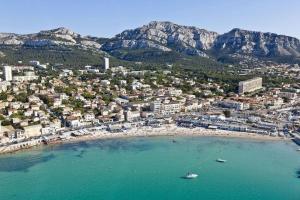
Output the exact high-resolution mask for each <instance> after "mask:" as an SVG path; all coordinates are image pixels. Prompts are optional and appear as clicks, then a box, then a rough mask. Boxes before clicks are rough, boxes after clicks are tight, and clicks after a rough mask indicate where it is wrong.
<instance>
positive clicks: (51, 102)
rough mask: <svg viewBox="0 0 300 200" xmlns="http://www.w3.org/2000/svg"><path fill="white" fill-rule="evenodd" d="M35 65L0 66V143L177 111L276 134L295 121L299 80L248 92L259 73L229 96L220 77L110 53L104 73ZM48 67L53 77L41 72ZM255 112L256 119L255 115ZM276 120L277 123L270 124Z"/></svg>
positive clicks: (201, 121) (299, 122) (171, 116)
mask: <svg viewBox="0 0 300 200" xmlns="http://www.w3.org/2000/svg"><path fill="white" fill-rule="evenodd" d="M38 64H39V61H34V62H31V63H29V65H20V64H18V65H16V66H11V67H10V66H7V67H3V77H4V79H5V81H1V82H0V91H1V94H0V98H1V99H0V116H1V118H2V122H1V124H2V128H1V130H0V146H1V145H2V146H6V145H12V144H15V143H17V144H19V143H21V142H28V144H29V145H31V142H32V140H34V141H35V140H36V139H37V140H36V142H37V143H40V142H41V141H42V140H44V138H47V139H46V140H47V141H48V140H56V139H57V140H59V139H61V138H65V133H66V132H70V130H74V135H78V136H80V135H82V134H88V132H86V133H85V132H84V131H83V130H85V129H89V128H90V127H92V128H93V129H97V128H98V127H104V129H105V127H106V128H107V127H110V128H107V130H108V131H109V130H112V129H113V130H114V131H115V132H116V131H122V128H124V127H125V125H124V124H127V125H126V128H125V129H130V128H134V127H136V126H150V125H151V126H152V125H153V124H155V123H157V121H160V123H161V121H168V122H167V123H175V122H176V120H177V119H180V118H182V117H183V116H187V121H184V122H182V123H181V125H183V126H187V124H188V123H190V122H188V121H191V122H192V124H190V125H189V124H188V127H191V125H192V127H195V126H201V127H207V128H208V127H209V128H212V127H214V128H216V129H226V130H235V131H245V132H249V131H250V132H255V133H262V134H274V135H276V134H279V132H280V133H282V132H283V131H284V128H285V127H289V128H290V130H297V127H300V108H299V109H298V110H297V105H298V104H297V103H300V101H299V100H298V99H299V98H298V97H299V94H300V89H299V88H300V84H293V85H291V84H284V85H282V86H280V87H279V86H278V87H276V88H271V89H269V88H267V90H266V91H264V92H263V93H261V94H260V95H257V97H256V98H253V97H251V96H250V95H247V93H248V92H250V93H251V92H252V91H256V90H257V89H260V88H262V79H261V78H254V79H251V80H247V81H243V82H241V83H240V88H239V92H240V93H241V94H244V95H237V94H230V95H229V93H226V92H224V91H225V90H224V86H227V85H226V84H224V83H219V82H217V81H214V80H210V81H209V82H208V83H203V82H202V81H199V80H198V79H197V77H196V76H195V77H193V75H191V74H185V73H176V72H175V71H170V70H138V71H137V70H136V69H134V68H130V67H123V66H117V67H110V66H109V59H108V58H105V59H104V67H105V71H103V70H100V69H98V68H94V67H93V66H90V65H84V66H82V68H80V69H74V68H71V67H70V68H66V67H62V68H55V67H54V66H51V65H49V64H47V65H49V67H47V68H41V67H38V66H37V65H38ZM12 71H13V72H14V74H12ZM48 73H49V74H50V73H51V76H47V75H45V74H48ZM191 86H192V87H191ZM299 105H300V104H299ZM286 107H288V108H289V107H291V108H292V109H285V108H286ZM272 109H273V110H272ZM275 109H276V110H275ZM271 110H272V112H269V111H271ZM228 111H230V112H228ZM225 114H226V116H227V118H226V117H225ZM201 116H206V117H201ZM214 116H217V117H214ZM256 118H259V119H260V120H257V121H256V120H253V119H256ZM274 119H275V120H278V121H276V123H269V122H272V121H274ZM251 121H252V122H251ZM253 121H255V122H253ZM249 122H250V123H249ZM286 124H287V125H286ZM112 125H116V126H117V127H118V128H117V129H115V128H112ZM131 125H132V127H131ZM154 127H155V125H154ZM105 130H106V129H105ZM277 130H279V131H277ZM69 136H70V135H69ZM36 142H33V143H32V144H36ZM26 144H27V143H26ZM22 145H24V144H23V143H22ZM16 148H19V146H16Z"/></svg>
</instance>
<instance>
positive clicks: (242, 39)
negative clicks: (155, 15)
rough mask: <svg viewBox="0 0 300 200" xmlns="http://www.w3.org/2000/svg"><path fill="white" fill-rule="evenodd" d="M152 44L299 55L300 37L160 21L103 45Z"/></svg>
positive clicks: (192, 51) (199, 51)
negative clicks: (222, 32) (223, 29)
mask: <svg viewBox="0 0 300 200" xmlns="http://www.w3.org/2000/svg"><path fill="white" fill-rule="evenodd" d="M124 41H126V42H124ZM128 44H134V45H128ZM154 44H155V45H154ZM149 47H153V48H157V49H159V50H164V51H169V50H170V49H172V50H175V51H178V52H182V53H185V54H188V55H200V56H206V52H207V51H213V52H216V53H227V54H241V55H252V56H258V57H265V56H266V57H276V56H295V57H299V56H300V42H299V40H298V39H297V38H293V37H289V36H284V35H277V34H274V33H262V32H255V31H247V30H241V29H233V30H231V31H230V32H228V33H225V34H221V35H219V34H218V33H216V32H212V31H207V30H204V29H199V28H196V27H192V26H181V25H177V24H174V23H171V22H157V21H154V22H151V23H149V24H148V25H144V26H142V27H140V28H136V29H133V30H126V31H123V32H122V33H120V34H118V35H116V36H115V37H114V38H112V39H111V40H110V41H109V42H107V43H106V44H104V45H103V46H102V48H103V50H106V51H112V50H116V49H120V48H134V49H136V48H149ZM164 47H165V48H164Z"/></svg>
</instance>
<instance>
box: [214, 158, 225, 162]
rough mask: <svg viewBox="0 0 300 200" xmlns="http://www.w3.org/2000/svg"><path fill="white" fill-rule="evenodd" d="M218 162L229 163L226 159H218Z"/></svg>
mask: <svg viewBox="0 0 300 200" xmlns="http://www.w3.org/2000/svg"><path fill="white" fill-rule="evenodd" d="M216 161H217V162H220V163H225V162H227V160H224V159H221V158H218V159H217V160H216Z"/></svg>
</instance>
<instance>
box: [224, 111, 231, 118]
mask: <svg viewBox="0 0 300 200" xmlns="http://www.w3.org/2000/svg"><path fill="white" fill-rule="evenodd" d="M223 113H224V115H225V117H226V118H229V117H230V116H231V112H230V110H224V111H223Z"/></svg>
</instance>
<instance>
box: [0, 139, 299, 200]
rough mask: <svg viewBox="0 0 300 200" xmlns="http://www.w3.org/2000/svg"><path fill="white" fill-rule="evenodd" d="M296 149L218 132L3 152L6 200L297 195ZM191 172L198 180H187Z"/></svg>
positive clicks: (283, 199)
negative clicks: (207, 134)
mask: <svg viewBox="0 0 300 200" xmlns="http://www.w3.org/2000/svg"><path fill="white" fill-rule="evenodd" d="M173 139H175V141H173ZM297 148H298V146H297V145H295V144H294V143H292V142H287V141H254V140H245V139H232V138H214V137H151V138H126V139H112V140H97V141H88V142H79V143H72V144H62V145H56V146H46V147H37V148H34V149H31V150H26V151H23V152H18V153H15V154H7V155H1V156H0V200H23V199H26V200H54V199H55V200H77V199H80V200H90V199H99V200H102V199H103V200H125V199H126V200H148V199H149V200H150V199H151V200H154V199H163V200H168V199H172V200H173V199H174V200H176V199H184V200H190V199H193V200H195V199H204V200H216V199H218V200H277V199H278V200H299V199H300V152H297V151H296V149H297ZM217 158H223V159H226V160H228V161H227V162H226V163H217V162H216V161H215V160H216V159H217ZM188 171H190V172H194V173H197V174H199V177H198V178H197V179H193V180H186V179H183V178H181V177H182V176H183V175H185V174H186V173H187V172H188Z"/></svg>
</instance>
